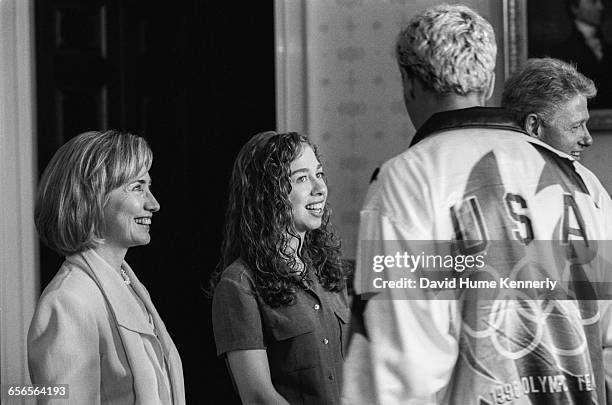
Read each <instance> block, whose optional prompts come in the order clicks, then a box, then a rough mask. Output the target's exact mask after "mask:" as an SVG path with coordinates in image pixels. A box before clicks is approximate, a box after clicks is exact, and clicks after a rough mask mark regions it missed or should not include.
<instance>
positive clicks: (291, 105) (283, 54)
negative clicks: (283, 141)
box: [274, 0, 308, 134]
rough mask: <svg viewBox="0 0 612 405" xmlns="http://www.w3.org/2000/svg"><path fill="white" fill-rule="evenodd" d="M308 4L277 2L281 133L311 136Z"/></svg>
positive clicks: (292, 0) (294, 0)
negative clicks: (290, 132)
mask: <svg viewBox="0 0 612 405" xmlns="http://www.w3.org/2000/svg"><path fill="white" fill-rule="evenodd" d="M306 2H307V0H275V2H274V19H275V25H274V27H275V28H274V29H275V35H274V38H275V47H276V127H277V130H278V131H297V132H301V133H306V134H307V133H308V108H307V106H308V76H307V73H308V70H307V67H306V63H307V54H306V53H307V49H308V48H307V46H306Z"/></svg>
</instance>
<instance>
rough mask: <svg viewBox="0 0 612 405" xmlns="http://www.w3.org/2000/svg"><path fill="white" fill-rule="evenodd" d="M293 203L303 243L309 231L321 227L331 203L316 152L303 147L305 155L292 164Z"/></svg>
mask: <svg viewBox="0 0 612 405" xmlns="http://www.w3.org/2000/svg"><path fill="white" fill-rule="evenodd" d="M290 170H291V175H290V181H291V192H290V193H289V202H290V203H291V211H292V214H293V225H294V227H295V229H296V231H297V232H298V234H299V235H300V237H301V238H302V239H303V238H304V234H305V233H306V231H310V230H314V229H317V228H319V227H320V226H321V218H322V217H323V211H324V208H325V201H326V199H327V185H326V184H325V174H324V173H323V168H322V165H321V163H320V162H319V159H317V157H316V155H315V153H314V151H313V150H312V148H311V147H310V146H309V145H307V144H302V151H301V154H300V155H299V156H298V157H297V158H296V159H295V160H294V161H293V162H291V166H290Z"/></svg>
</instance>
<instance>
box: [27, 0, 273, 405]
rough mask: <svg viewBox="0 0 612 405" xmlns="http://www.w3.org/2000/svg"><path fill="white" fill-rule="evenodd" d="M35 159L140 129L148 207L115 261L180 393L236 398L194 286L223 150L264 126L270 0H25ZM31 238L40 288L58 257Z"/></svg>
mask: <svg viewBox="0 0 612 405" xmlns="http://www.w3.org/2000/svg"><path fill="white" fill-rule="evenodd" d="M35 13H36V66H37V72H36V77H37V111H38V112H37V124H38V165H39V174H40V173H42V171H43V169H44V168H45V166H46V164H47V163H48V161H49V160H50V158H51V156H52V155H53V153H54V152H55V151H56V150H57V148H58V147H59V146H60V145H61V144H63V143H64V142H66V141H67V140H68V139H70V138H72V137H73V136H75V135H77V134H79V133H81V132H84V131H87V130H103V129H109V128H113V129H120V130H126V131H130V132H133V133H135V134H138V135H142V136H145V137H146V138H147V139H148V140H149V143H150V145H151V147H152V149H153V153H154V161H153V167H152V169H151V171H150V174H151V177H152V179H153V183H154V194H155V196H156V198H157V199H158V201H159V202H160V204H161V210H160V212H159V213H157V214H156V215H155V219H154V222H153V226H152V228H151V233H152V240H151V243H150V244H149V245H148V246H145V247H139V248H134V249H131V250H130V251H129V252H128V256H127V259H126V260H127V261H128V262H129V263H130V265H131V266H132V268H133V269H134V271H135V272H136V273H137V275H138V277H139V279H140V280H141V281H142V282H143V284H145V286H147V288H148V290H149V292H150V293H151V297H152V299H153V302H154V303H155V306H156V308H157V310H158V311H159V313H160V315H161V317H162V318H163V320H164V322H165V324H166V327H167V328H168V331H169V332H170V334H171V335H172V337H173V340H174V342H175V344H176V346H177V348H178V350H179V352H180V354H181V358H182V361H183V369H184V375H185V388H186V392H187V403H206V402H219V401H221V402H222V403H238V398H237V395H236V394H235V392H234V391H233V388H232V386H231V382H230V379H229V376H228V374H227V371H226V368H225V364H224V363H223V362H222V361H221V360H218V359H217V357H216V354H215V346H214V340H213V335H212V325H211V316H210V311H211V302H210V300H209V299H208V298H207V297H206V296H205V295H204V293H203V291H202V288H203V287H206V285H207V282H208V276H209V274H210V272H211V271H212V270H213V269H214V268H215V266H216V263H217V261H218V258H219V249H220V243H221V229H222V221H223V214H224V211H225V204H226V199H227V182H228V179H229V175H230V171H231V166H232V163H233V160H234V158H235V156H236V154H237V152H238V150H239V148H240V147H241V146H242V144H243V143H244V142H245V141H246V140H247V139H248V138H250V137H251V136H252V135H253V134H255V133H257V132H260V131H264V130H271V129H274V128H275V119H276V118H275V76H274V4H273V0H258V1H256V2H254V1H246V2H240V3H236V2H220V1H219V2H217V1H215V2H208V1H202V0H180V1H176V0H175V1H173V2H152V1H144V0H88V1H83V0H36V2H35ZM61 260H62V258H60V257H59V256H58V255H57V254H55V253H54V252H52V251H50V250H48V249H47V248H45V247H44V246H41V287H42V288H44V287H45V286H46V285H47V283H48V282H49V280H50V279H51V278H52V277H53V275H54V274H55V272H56V271H57V270H58V268H59V266H60V264H61Z"/></svg>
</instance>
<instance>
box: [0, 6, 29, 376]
mask: <svg viewBox="0 0 612 405" xmlns="http://www.w3.org/2000/svg"><path fill="white" fill-rule="evenodd" d="M33 3H34V1H33V0H0V339H1V340H0V363H1V364H0V376H1V382H2V384H26V383H29V380H30V379H29V376H28V370H27V353H26V334H27V329H28V326H29V323H30V319H31V318H32V314H33V311H34V307H35V304H36V300H37V297H38V290H39V288H38V280H39V271H38V244H37V238H36V231H35V229H34V220H33V212H34V198H33V196H34V192H35V186H36V134H35V121H34V119H35V118H34V117H35V111H34V108H35V107H34V91H35V90H34V88H35V87H34V78H35V76H34V34H33V33H34V9H33Z"/></svg>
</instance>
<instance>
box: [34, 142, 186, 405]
mask: <svg viewBox="0 0 612 405" xmlns="http://www.w3.org/2000/svg"><path fill="white" fill-rule="evenodd" d="M152 161H153V154H152V152H151V149H150V148H149V146H148V144H147V142H146V141H145V140H144V139H143V138H141V137H139V136H136V135H132V134H129V133H122V132H117V131H106V132H86V133H83V134H81V135H78V136H76V137H75V138H73V139H71V140H70V141H68V142H67V143H66V144H64V145H63V146H62V147H61V148H59V150H58V151H57V152H56V153H55V155H54V156H53V158H52V159H51V161H50V162H49V164H48V165H47V168H46V169H45V171H44V173H43V176H42V178H41V181H40V184H39V188H38V195H37V199H36V209H35V223H36V228H37V230H38V232H39V235H40V237H41V239H42V240H43V242H44V243H45V244H47V245H48V246H49V247H50V248H52V249H54V250H55V251H57V252H58V253H60V254H61V255H63V256H65V257H66V259H65V261H64V263H63V264H62V266H61V268H60V269H59V271H58V272H57V274H56V275H55V277H54V278H53V279H52V280H51V282H50V283H49V285H48V286H47V288H45V290H44V292H43V293H42V295H41V297H40V300H39V302H38V306H37V308H36V312H35V314H34V318H33V319H32V323H31V325H30V330H29V332H28V364H29V368H30V377H31V379H32V382H33V383H34V384H43V385H52V384H68V387H69V388H68V389H69V395H68V402H69V403H71V404H110V403H112V404H147V405H149V404H152V405H153V404H163V405H166V404H167V405H175V404H184V403H185V394H184V386H183V370H182V365H181V360H180V357H179V354H178V352H177V350H176V347H175V346H174V343H173V342H172V339H171V338H170V335H169V334H168V332H167V331H166V327H165V326H164V323H163V322H162V320H161V318H160V317H159V314H158V313H157V311H156V309H155V307H154V306H153V303H152V302H151V298H150V296H149V294H148V292H147V290H146V289H145V288H144V286H143V285H142V284H141V283H140V282H139V281H138V278H137V277H136V276H135V274H134V272H133V271H132V269H131V268H130V266H129V265H128V264H127V263H126V262H125V261H124V258H125V255H126V253H127V251H128V249H129V248H130V247H133V246H142V245H146V244H148V243H149V241H150V239H151V237H150V234H149V229H150V226H151V218H152V216H153V213H155V212H157V211H158V210H159V208H160V206H159V203H158V202H157V200H156V199H155V197H154V196H153V194H152V193H151V188H150V187H151V177H150V176H149V169H150V168H151V163H152Z"/></svg>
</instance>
